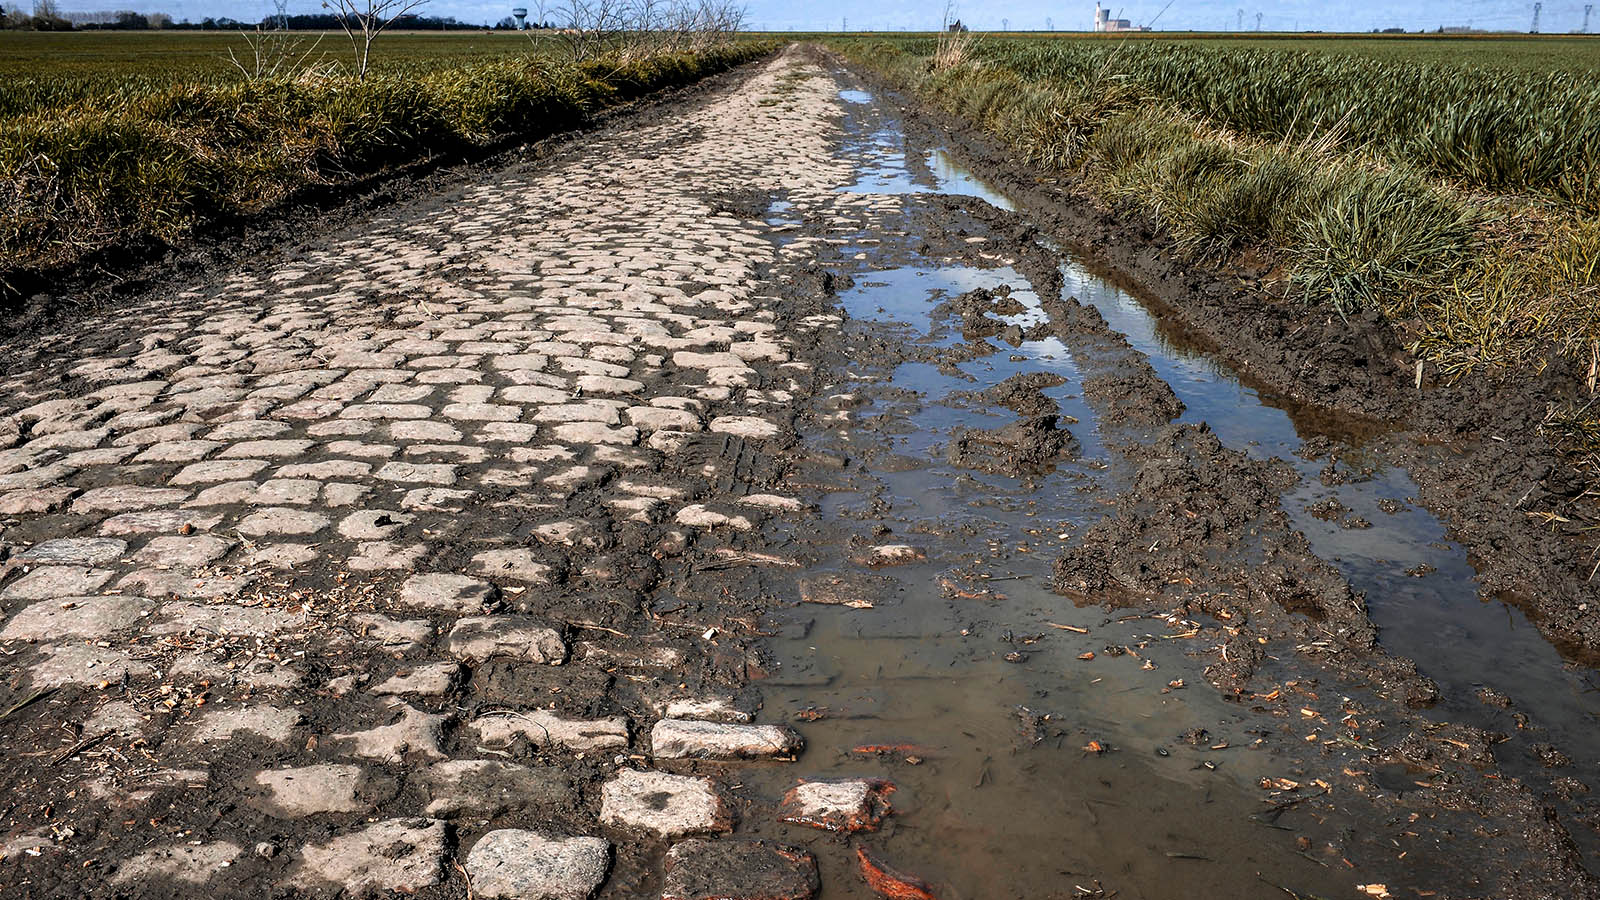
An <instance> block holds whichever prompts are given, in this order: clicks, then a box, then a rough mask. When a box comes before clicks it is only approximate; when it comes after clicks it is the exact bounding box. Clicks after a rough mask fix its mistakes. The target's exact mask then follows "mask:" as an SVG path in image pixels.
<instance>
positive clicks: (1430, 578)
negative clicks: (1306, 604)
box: [1061, 262, 1600, 780]
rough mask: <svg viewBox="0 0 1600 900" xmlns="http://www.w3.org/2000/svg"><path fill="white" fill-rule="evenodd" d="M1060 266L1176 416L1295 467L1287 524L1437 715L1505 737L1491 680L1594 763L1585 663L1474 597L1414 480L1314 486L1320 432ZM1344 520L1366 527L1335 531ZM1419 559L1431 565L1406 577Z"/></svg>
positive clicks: (1390, 472)
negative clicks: (1429, 684)
mask: <svg viewBox="0 0 1600 900" xmlns="http://www.w3.org/2000/svg"><path fill="white" fill-rule="evenodd" d="M1061 274H1062V276H1063V279H1064V286H1063V292H1064V293H1066V294H1069V295H1073V296H1076V297H1078V299H1079V300H1080V301H1082V302H1084V303H1086V304H1091V305H1093V306H1094V307H1095V308H1096V309H1098V310H1099V311H1100V313H1101V315H1102V316H1104V317H1105V319H1106V321H1107V323H1108V324H1110V326H1111V327H1112V328H1113V329H1115V330H1117V331H1119V332H1122V333H1123V334H1124V335H1126V336H1127V338H1128V341H1129V343H1131V344H1133V346H1134V348H1135V349H1137V350H1139V351H1141V352H1143V353H1145V354H1146V355H1147V356H1149V358H1150V363H1151V365H1152V366H1153V367H1154V368H1155V370H1156V372H1157V374H1159V375H1160V376H1161V377H1162V378H1163V379H1164V380H1165V381H1167V383H1169V384H1170V385H1172V389H1173V391H1174V392H1175V393H1176V394H1177V395H1178V398H1179V399H1181V400H1182V401H1183V402H1184V404H1185V405H1186V406H1187V407H1188V410H1187V411H1186V412H1185V413H1184V415H1183V417H1182V419H1181V421H1190V422H1200V421H1204V422H1207V423H1209V424H1210V426H1211V428H1212V430H1214V431H1215V432H1216V433H1217V436H1218V437H1219V438H1221V440H1222V441H1223V443H1225V444H1227V445H1228V446H1230V447H1233V448H1234V449H1238V450H1243V451H1245V452H1247V453H1249V454H1251V455H1252V456H1255V457H1258V458H1266V457H1273V456H1275V457H1278V458H1279V459H1282V460H1284V461H1285V462H1287V463H1289V464H1291V465H1293V466H1294V468H1295V469H1296V471H1298V472H1299V474H1300V476H1301V483H1300V486H1299V487H1298V488H1297V489H1295V490H1294V491H1292V492H1290V493H1288V494H1286V495H1285V497H1284V506H1285V509H1286V510H1287V511H1288V513H1289V516H1290V519H1291V521H1292V522H1293V524H1294V527H1295V528H1297V529H1300V530H1301V531H1304V532H1305V534H1306V537H1307V538H1308V539H1309V540H1310V542H1311V546H1312V549H1313V550H1314V551H1315V552H1316V553H1317V555H1318V556H1320V557H1322V558H1323V559H1326V560H1328V561H1329V562H1331V563H1333V564H1334V565H1335V566H1336V567H1338V569H1339V570H1340V572H1341V573H1342V574H1343V575H1344V576H1345V578H1346V579H1348V580H1349V581H1350V583H1351V584H1352V585H1353V586H1354V587H1355V588H1356V589H1357V590H1359V591H1363V592H1365V594H1366V597H1367V607H1368V611H1369V615H1370V616H1371V618H1372V620H1373V622H1374V623H1375V624H1376V625H1377V626H1378V628H1379V629H1380V635H1379V640H1380V641H1381V642H1382V644H1383V645H1384V646H1385V647H1387V648H1389V649H1390V650H1391V651H1392V652H1394V653H1395V654H1397V655H1399V656H1404V657H1409V658H1411V659H1413V660H1415V661H1416V663H1417V666H1418V667H1419V668H1420V669H1421V671H1422V672H1423V673H1424V674H1426V675H1428V676H1429V677H1430V678H1432V679H1434V681H1435V682H1437V683H1438V685H1439V688H1440V691H1441V693H1442V694H1443V695H1444V699H1443V701H1442V702H1441V704H1440V705H1439V707H1438V708H1437V709H1436V711H1435V712H1436V714H1437V715H1438V717H1439V718H1442V719H1447V720H1451V721H1460V722H1467V723H1470V724H1475V725H1479V726H1480V727H1484V728H1490V729H1492V730H1500V731H1506V732H1510V733H1515V732H1516V731H1517V728H1516V724H1515V722H1514V721H1513V720H1512V718H1511V716H1510V714H1508V713H1504V712H1503V711H1498V710H1496V709H1494V708H1492V707H1488V706H1485V705H1484V704H1482V703H1480V702H1479V701H1478V699H1477V689H1478V688H1479V687H1480V686H1484V685H1489V686H1492V687H1493V688H1494V689H1496V690H1498V691H1500V692H1502V693H1504V694H1505V695H1506V696H1508V697H1510V698H1511V700H1512V702H1513V703H1514V704H1515V705H1516V707H1517V708H1518V709H1521V710H1523V711H1525V712H1527V713H1529V714H1530V715H1532V716H1533V718H1534V720H1535V721H1536V722H1537V723H1538V724H1539V725H1540V726H1541V727H1543V728H1544V729H1546V730H1547V732H1548V733H1547V734H1546V735H1543V736H1541V738H1540V739H1541V740H1550V741H1553V742H1554V743H1555V744H1557V745H1558V746H1560V747H1561V748H1562V749H1563V750H1565V751H1566V752H1567V753H1568V754H1569V755H1571V756H1572V757H1573V759H1574V761H1575V762H1577V763H1579V764H1580V765H1582V766H1586V767H1592V766H1594V765H1596V764H1600V730H1597V729H1596V728H1595V725H1596V724H1597V723H1600V691H1597V690H1596V683H1595V682H1596V680H1597V678H1596V673H1594V672H1593V671H1592V670H1590V669H1588V668H1587V667H1583V666H1576V665H1572V664H1569V663H1567V662H1566V661H1565V660H1563V659H1562V657H1561V654H1560V653H1559V652H1558V651H1557V649H1556V648H1555V647H1554V646H1552V645H1551V644H1550V643H1549V642H1548V641H1546V640H1545V639H1544V637H1543V636H1542V635H1541V634H1540V633H1539V631H1538V629H1537V628H1535V627H1534V626H1533V625H1532V623H1530V622H1529V621H1528V620H1527V617H1526V616H1525V615H1524V614H1523V613H1522V612H1521V610H1519V609H1517V608H1516V607H1514V606H1512V605H1511V604H1509V603H1505V602H1502V601H1500V600H1497V599H1495V598H1492V597H1484V596H1482V595H1481V593H1480V591H1479V589H1478V585H1477V582H1476V581H1475V578H1476V574H1477V573H1476V572H1475V570H1474V569H1473V568H1472V565H1471V562H1470V561H1469V559H1468V557H1467V554H1466V551H1465V550H1464V549H1463V548H1462V547H1461V545H1459V544H1457V543H1455V542H1454V541H1451V540H1450V539H1449V537H1448V533H1447V529H1446V528H1445V527H1444V525H1443V524H1442V523H1441V522H1440V521H1439V520H1438V519H1437V518H1436V517H1435V516H1434V515H1433V514H1432V513H1429V512H1428V511H1427V510H1425V509H1422V508H1420V507H1418V506H1414V505H1412V504H1411V503H1409V502H1407V501H1408V499H1409V498H1413V497H1415V496H1416V495H1417V486H1416V483H1415V482H1413V481H1412V480H1411V478H1410V476H1408V475H1407V474H1406V473H1405V471H1404V470H1402V469H1400V468H1398V467H1394V466H1390V465H1387V464H1386V463H1385V462H1384V461H1383V460H1382V459H1381V458H1378V457H1376V456H1371V457H1369V459H1368V460H1367V463H1366V465H1367V466H1370V467H1371V472H1370V473H1364V474H1360V475H1358V476H1357V477H1358V478H1359V479H1360V480H1357V481H1355V482H1354V483H1347V484H1340V485H1336V486H1328V485H1325V484H1323V483H1322V481H1321V475H1322V472H1323V470H1324V469H1325V467H1326V465H1327V463H1326V461H1325V460H1305V459H1302V458H1301V457H1299V456H1296V455H1295V454H1296V452H1297V451H1298V450H1299V449H1300V448H1301V446H1302V441H1303V437H1305V436H1308V433H1323V432H1322V431H1321V430H1320V429H1318V428H1317V427H1315V426H1309V425H1307V424H1303V423H1297V422H1296V421H1295V418H1294V416H1293V415H1292V414H1291V412H1290V411H1288V410H1286V409H1284V408H1278V407H1274V406H1273V405H1271V403H1272V402H1276V401H1272V400H1269V399H1267V398H1263V396H1262V395H1261V394H1260V392H1258V391H1257V390H1255V389H1254V388H1251V387H1248V386H1246V385H1244V384H1242V383H1241V382H1240V381H1239V380H1238V379H1237V378H1236V377H1235V376H1234V375H1233V374H1232V373H1231V372H1230V371H1229V370H1228V369H1227V368H1226V367H1225V366H1223V365H1222V364H1221V363H1219V362H1218V361H1217V360H1215V359H1214V358H1212V357H1210V356H1208V355H1206V354H1205V353H1203V352H1200V351H1197V350H1194V349H1190V348H1185V347H1183V346H1181V345H1179V344H1176V343H1174V342H1172V341H1171V340H1169V339H1167V338H1165V337H1164V336H1163V335H1162V334H1161V332H1160V330H1159V327H1158V320H1157V319H1156V318H1155V317H1154V316H1152V315H1151V313H1150V312H1149V310H1148V309H1147V308H1146V307H1145V306H1144V305H1142V304H1141V303H1140V302H1139V301H1138V300H1137V299H1136V298H1135V297H1133V296H1131V295H1129V294H1128V293H1126V292H1124V291H1122V290H1120V289H1118V288H1117V287H1115V286H1113V285H1112V284H1110V283H1109V282H1107V281H1105V280H1104V279H1101V278H1099V277H1097V276H1095V275H1093V274H1091V273H1090V272H1089V271H1087V270H1086V269H1084V268H1083V267H1082V266H1080V265H1078V264H1076V263H1072V262H1065V263H1063V264H1062V267H1061ZM1358 456H1359V455H1358ZM1347 458H1348V457H1347ZM1341 469H1342V470H1344V471H1346V472H1348V471H1349V467H1348V466H1341ZM1328 499H1333V500H1336V501H1337V502H1338V503H1339V504H1340V505H1342V506H1343V507H1347V508H1348V510H1349V511H1348V512H1347V513H1343V514H1341V515H1339V516H1338V517H1337V519H1336V520H1333V521H1329V520H1324V519H1320V518H1317V517H1316V516H1315V515H1312V514H1311V513H1310V512H1308V511H1307V507H1309V506H1311V505H1312V504H1313V503H1319V502H1323V501H1326V500H1328ZM1351 516H1354V517H1359V518H1360V519H1362V520H1364V521H1366V522H1369V523H1371V527H1370V528H1345V527H1343V523H1344V522H1346V521H1348V520H1349V518H1350V517H1351ZM1419 566H1428V567H1431V569H1432V570H1433V571H1431V572H1430V573H1428V574H1426V575H1422V576H1420V577H1419V576H1417V575H1412V574H1408V573H1409V572H1412V571H1415V570H1416V569H1417V568H1418V567H1419ZM1498 758H1499V759H1500V760H1501V763H1502V765H1504V766H1505V767H1506V768H1507V769H1508V771H1511V772H1518V773H1529V772H1532V771H1533V768H1534V767H1535V765H1536V763H1535V761H1533V760H1532V759H1531V758H1524V757H1520V756H1518V755H1516V754H1506V753H1501V754H1498ZM1585 780H1592V779H1585Z"/></svg>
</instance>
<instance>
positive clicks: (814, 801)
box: [778, 778, 895, 834]
mask: <svg viewBox="0 0 1600 900" xmlns="http://www.w3.org/2000/svg"><path fill="white" fill-rule="evenodd" d="M894 789H895V788H894V785H893V784H890V783H889V782H887V781H884V780H883V779H881V778H849V779H841V780H834V781H802V782H800V783H799V784H797V785H795V786H794V787H793V788H791V789H790V790H789V792H788V793H787V794H785V795H784V797H783V803H782V805H780V806H779V807H778V815H779V816H780V817H781V818H782V819H783V820H784V821H785V822H793V823H794V824H796V825H808V826H810V827H812V828H821V829H822V830H824V831H836V832H841V833H844V834H852V833H854V832H857V831H872V830H874V829H876V828H877V827H878V825H879V823H881V822H882V821H883V818H884V816H887V815H888V814H889V812H890V807H889V795H890V794H892V793H894Z"/></svg>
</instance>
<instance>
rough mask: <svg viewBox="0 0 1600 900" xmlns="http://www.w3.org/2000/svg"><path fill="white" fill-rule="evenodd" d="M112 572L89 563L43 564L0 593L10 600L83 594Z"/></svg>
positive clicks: (102, 581)
mask: <svg viewBox="0 0 1600 900" xmlns="http://www.w3.org/2000/svg"><path fill="white" fill-rule="evenodd" d="M113 574H114V573H112V572H111V571H110V570H109V569H91V568H88V567H86V566H40V567H39V568H37V569H34V570H33V571H32V572H29V573H28V574H26V575H24V576H22V577H21V578H19V579H17V580H16V581H14V582H12V583H11V584H10V586H8V587H7V588H6V589H5V590H4V591H0V597H4V598H5V599H7V600H54V599H56V598H57V597H82V596H85V595H88V594H92V593H94V592H95V591H97V590H99V589H100V587H101V586H102V585H104V584H105V583H106V582H107V581H110V580H111V576H112V575H113Z"/></svg>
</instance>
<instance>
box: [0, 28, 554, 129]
mask: <svg viewBox="0 0 1600 900" xmlns="http://www.w3.org/2000/svg"><path fill="white" fill-rule="evenodd" d="M293 40H294V41H295V42H296V44H297V51H298V53H300V54H309V55H308V57H307V60H306V62H307V63H308V64H309V63H312V62H315V61H318V60H321V61H329V62H334V63H341V62H346V61H348V59H349V57H350V43H349V41H348V40H347V39H346V38H345V36H344V35H343V34H325V35H317V34H296V35H295V36H294V38H293ZM538 46H539V45H538V44H536V43H534V42H532V41H530V40H529V39H528V38H527V37H526V36H524V35H523V34H513V33H506V32H500V33H484V32H443V33H441V32H397V33H394V34H389V35H385V37H384V38H383V42H382V43H381V44H380V47H381V51H380V53H379V54H378V55H377V57H376V59H375V61H374V71H376V72H378V73H379V74H395V75H420V74H424V73H427V72H434V71H438V70H440V69H447V68H450V67H452V66H459V65H464V64H468V63H475V62H486V61H490V60H496V59H507V58H517V57H522V56H527V55H528V54H529V53H530V52H535V51H536V50H537V48H538ZM230 52H231V53H232V54H233V56H234V57H236V58H238V59H240V60H242V61H248V60H250V59H251V58H252V54H251V48H250V45H249V43H248V42H247V41H246V39H245V37H244V36H243V35H241V34H239V33H237V32H231V31H207V32H198V31H171V32H159V31H156V32H140V33H139V34H138V35H130V34H126V33H117V32H24V31H0V81H4V82H5V83H6V85H7V88H6V90H5V91H3V92H0V118H3V117H6V116H12V115H16V114H18V113H24V112H28V111H30V110H34V109H55V108H59V107H61V106H63V105H65V104H69V103H75V102H79V101H83V100H94V101H96V102H115V101H116V100H117V99H119V98H126V97H135V96H139V95H142V94H146V93H149V92H150V91H153V90H158V89H160V88H165V87H170V86H172V85H176V84H230V83H234V82H237V81H239V79H240V73H239V70H238V69H237V68H235V67H234V65H233V63H232V62H231V61H230V57H229V54H230Z"/></svg>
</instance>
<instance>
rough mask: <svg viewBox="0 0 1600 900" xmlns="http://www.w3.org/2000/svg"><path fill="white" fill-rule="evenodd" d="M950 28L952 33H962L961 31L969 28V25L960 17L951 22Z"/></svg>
mask: <svg viewBox="0 0 1600 900" xmlns="http://www.w3.org/2000/svg"><path fill="white" fill-rule="evenodd" d="M949 28H950V33H951V34H960V33H961V32H963V31H966V30H967V26H965V25H963V24H961V20H960V19H957V20H955V21H954V22H951V23H950V25H949Z"/></svg>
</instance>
